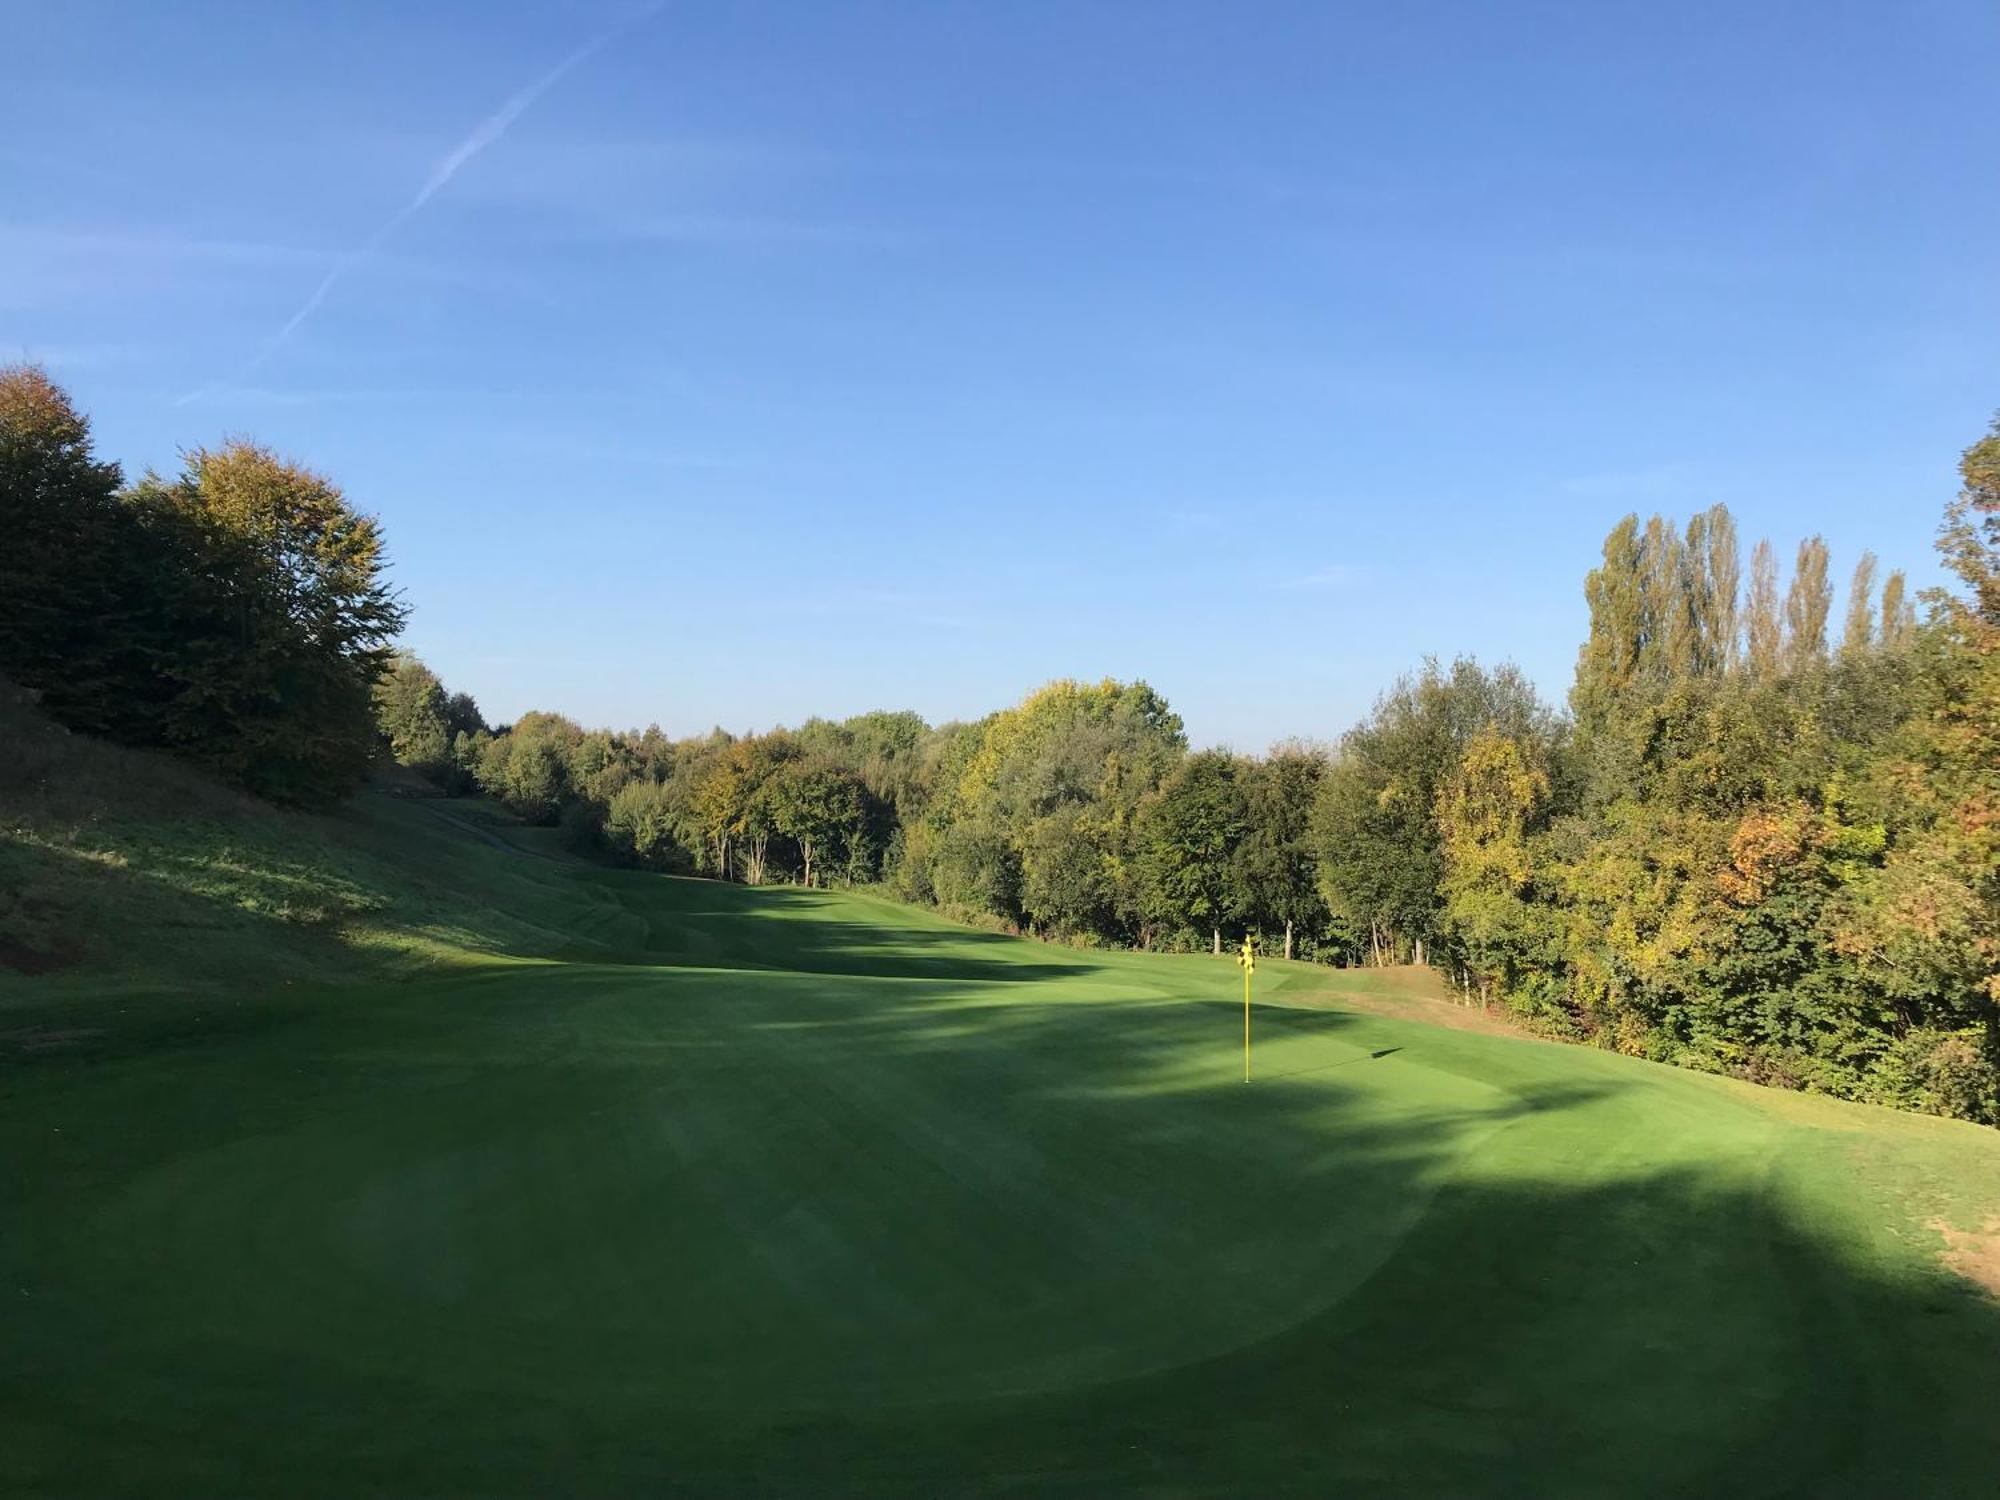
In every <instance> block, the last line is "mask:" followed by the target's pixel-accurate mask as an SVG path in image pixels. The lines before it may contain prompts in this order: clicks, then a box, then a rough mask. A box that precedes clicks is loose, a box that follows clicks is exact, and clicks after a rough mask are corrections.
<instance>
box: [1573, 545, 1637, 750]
mask: <svg viewBox="0 0 2000 1500" xmlns="http://www.w3.org/2000/svg"><path fill="white" fill-rule="evenodd" d="M1640 558H1641V548H1640V541H1639V518H1638V517H1637V516H1636V515H1629V516H1626V517H1625V519H1624V520H1622V521H1620V522H1619V523H1618V524H1617V525H1616V526H1614V527H1612V528H1611V534H1610V535H1609V536H1607V537H1605V539H1604V561H1603V562H1602V563H1601V564H1599V565H1598V566H1597V567H1595V568H1593V569H1591V571H1590V575H1589V576H1588V577H1587V578H1585V579H1584V581H1583V596H1584V598H1585V600H1586V601H1588V603H1589V605H1590V634H1589V636H1588V638H1587V639H1586V640H1585V641H1584V643H1583V650H1582V651H1581V652H1580V653H1579V654H1578V657H1577V664H1576V682H1575V684H1574V686H1572V687H1571V689H1570V707H1571V709H1572V710H1573V711H1574V712H1575V714H1576V717H1577V721H1578V722H1579V723H1580V724H1582V725H1584V726H1585V727H1586V728H1589V729H1597V728H1601V727H1603V725H1604V724H1605V723H1606V722H1607V721H1608V720H1609V719H1610V717H1611V714H1612V711H1613V708H1614V706H1615V705H1616V703H1617V702H1618V700H1619V699H1620V698H1621V697H1623V696H1624V694H1625V691H1626V689H1627V688H1628V687H1630V685H1631V683H1632V679H1633V676H1634V674H1635V673H1636V671H1637V669H1638V662H1639V650H1640V646H1641V644H1642V642H1643V641H1644V638H1645V626H1644V605H1643V601H1642V598H1641V587H1640V576H1639V570H1640Z"/></svg>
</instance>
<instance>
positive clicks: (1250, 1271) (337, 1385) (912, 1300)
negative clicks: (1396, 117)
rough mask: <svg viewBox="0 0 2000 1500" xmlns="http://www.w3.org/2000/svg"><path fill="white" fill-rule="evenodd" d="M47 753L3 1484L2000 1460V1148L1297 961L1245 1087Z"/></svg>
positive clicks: (11, 738) (799, 912) (819, 1491)
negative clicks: (1993, 1407) (1491, 1021)
mask: <svg viewBox="0 0 2000 1500" xmlns="http://www.w3.org/2000/svg"><path fill="white" fill-rule="evenodd" d="M893 733H894V731H893V730H892V731H891V734H892V735H893ZM0 747H4V748H5V749H6V750H7V751H8V754H7V755H6V756H5V757H4V758H0V798H4V804H0V805H4V807H5V809H6V816H5V817H4V818H0V860H13V859H16V858H19V859H22V860H25V861H28V865H27V867H26V868H27V869H29V870H30V871H32V872H35V873H34V879H35V882H36V888H37V889H40V890H42V891H44V892H47V893H49V894H50V895H52V896H55V895H61V896H63V897H65V899H67V900H69V902H70V904H69V906H68V907H66V908H65V909H64V910H62V911H55V910H51V911H50V912H49V913H48V916H49V918H50V920H51V921H52V922H66V921H69V920H71V919H73V918H75V917H77V916H78V915H79V914H81V915H82V916H83V917H84V918H85V919H86V920H89V921H91V922H93V923H94V924H95V925H92V926H89V927H87V928H86V929H85V930H84V932H83V936H84V939H85V945H84V949H83V951H82V952H81V953H80V954H79V955H77V957H76V960H75V962H74V963H72V964H70V965H69V966H67V967H62V968H58V969H55V970H52V971H50V972H47V973H44V974H41V975H39V976H36V977H34V978H26V977H22V976H19V975H14V974H9V973H7V972H6V971H5V970H4V969H0V1066H4V1067H5V1069H6V1077H7V1087H6V1089H5V1090H4V1091H0V1158H4V1160H5V1161H6V1162H7V1163H8V1164H9V1168H8V1171H7V1172H6V1173H5V1174H4V1175H0V1286H4V1287H5V1288H6V1296H7V1298H8V1304H7V1319H6V1340H5V1347H6V1350H7V1358H6V1359H5V1360H4V1361H0V1490H4V1491H6V1492H8V1493H22V1494H37V1495H136V1494H163V1493H167V1494H200V1495H205V1496H229V1495H272V1494H283V1495H291V1496H312V1495H327V1496H349V1495H356V1494H409V1493H420V1494H437V1495H459V1494H477V1495H508V1494H535V1495H546V1494H563V1495H587V1494H607V1495H611V1494H615V1495H628V1494H643V1493H686V1494H700V1495H766V1496H768V1495H774V1494H778V1495H808V1494H809V1495H814V1496H842V1495H847V1496H859V1495H868V1496H889V1495H909V1496H933V1495H938V1494H1014V1493H1020V1492H1023V1491H1027V1492H1033V1493H1036V1494H1060V1495H1071V1496H1076V1497H1079V1500H1081V1497H1092V1500H1094V1497H1098V1496H1105V1495H1117V1494H1133V1493H1142V1494H1143V1493H1153V1492H1170V1493H1173V1494H1176V1495H1186V1496H1239V1495H1246V1494H1254V1495H1280V1494H1294V1495H1329V1494H1345V1493H1373V1494H1380V1493H1413V1492H1420V1493H1436V1494H1450V1495H1471V1494H1492V1493H1505V1494H1532V1495H1536V1496H1565V1495H1574V1496H1596V1495H1604V1494H1613V1493H1615V1494H1662V1495H1692V1494H1699V1495H1731V1494H1743V1495H1759V1496H1762V1495H1771V1494H1788V1493H1795V1494H1811V1495H1814V1496H1853V1497H1864V1496H1869V1497H1872V1496H1877V1495H1883V1494H1896V1495H1940V1496H1942V1495H1970V1494H1981V1493H1984V1490H1985V1488H1986V1487H1988V1486H1989V1485H1990V1479H1991V1476H1992V1474H1993V1472H1994V1471H1995V1469H1996V1467H2000V1428H1996V1426H1995V1424H1994V1423H1993V1422H1992V1421H1991V1420H1990V1412H1989V1408H1990V1394H1989V1393H1990V1391H1991V1389H1992V1373H1993V1370H1994V1364H1995V1354H1994V1350H1995V1348H1996V1344H2000V1314H1996V1312H1995V1310H1994V1306H1993V1304H1992V1303H1991V1302H1990V1301H1988V1300H1986V1299H1985V1298H1983V1297H1982V1296H1981V1295H1980V1293H1979V1292H1978V1290H1977V1288H1976V1287H1974V1286H1973V1285H1972V1284H1971V1283H1970V1282H1968V1281H1964V1280H1962V1279H1960V1278H1959V1277H1958V1276H1957V1275H1955V1274H1954V1273H1953V1271H1952V1270H1951V1268H1950V1265H1948V1264H1946V1263H1945V1258H1946V1257H1950V1258H1951V1259H1952V1261H1953V1262H1954V1263H1961V1264H1963V1263H1965V1257H1967V1256H1969V1255H1971V1254H1972V1253H1973V1252H1974V1251H1975V1250H1976V1247H1978V1246H1980V1245H1982V1244H1985V1243H1988V1242H1987V1241H1985V1240H1983V1239H1982V1238H1981V1236H1980V1234H1979V1230H1980V1229H1981V1227H1982V1226H1983V1225H1985V1224H1986V1223H1987V1222H1988V1217H1989V1216H1990V1215H1992V1214H1993V1213H1994V1212H1995V1211H1996V1209H2000V1136H1995V1135H1994V1134H1993V1133H1991V1132H1988V1131H1979V1130H1974V1129H1971V1128H1970V1127H1967V1126H1964V1125H1960V1124H1956V1123H1954V1122H1950V1121H1942V1120H1926V1119H1921V1118H1918V1117H1914V1116H1909V1115H1901V1116H1899V1115H1893V1114H1890V1113H1888V1112H1886V1111H1881V1110H1871V1109H1866V1108H1862V1107H1858V1106H1853V1105H1846V1104H1841V1103H1838V1102H1836V1101H1830V1100H1812V1099H1806V1098H1802V1097H1800V1096H1797V1095H1788V1094H1778V1093H1774V1092H1771V1091H1768V1090H1761V1089H1751V1088H1747V1087H1745V1086H1743V1085H1740V1084H1737V1083H1734V1082H1731V1081H1729V1080H1725V1079H1718V1078H1711V1077H1701V1076H1697V1075H1694V1074H1690V1073H1686V1072H1675V1071H1672V1070H1668V1069H1662V1068H1657V1067H1653V1066H1650V1065H1648V1064H1646V1063H1644V1062H1640V1061H1637V1060H1634V1059H1631V1058H1624V1057H1618V1056H1613V1055H1607V1054H1602V1053H1595V1052H1590V1051H1586V1050H1583V1049H1579V1048H1571V1047H1550V1046H1545V1045H1538V1044H1534V1043H1530V1042H1523V1041H1519V1040H1512V1039H1508V1038H1505V1037H1499V1036H1493V1035H1482V1034H1477V1033H1473V1032H1467V1031H1454V1030H1446V1029H1443V1028H1441V1027H1438V1026H1436V1025H1432V1024H1425V1023H1424V1022H1423V1021H1422V1020H1421V1019H1418V1018H1420V1017H1423V1016H1426V1015H1431V1014H1434V1013H1436V1012H1439V1011H1442V1012H1444V1013H1446V1014H1447V1015H1452V1014H1457V1015H1461V1016H1462V1015H1463V1013H1462V1012H1453V1011H1452V1010H1451V1008H1450V1007H1449V1006H1446V1005H1444V1004H1443V1003H1442V1002H1441V1001H1438V1000H1435V999H1426V998H1425V997H1424V996H1423V995H1422V993H1421V992H1420V991H1421V985H1422V982H1423V981H1422V978H1421V976H1418V975H1416V974H1414V973H1413V972H1412V971H1409V970H1386V971H1385V970H1378V969H1372V968H1370V969H1349V970H1329V969H1326V968H1324V967H1313V966H1307V965H1304V964H1295V965H1286V964H1283V963H1275V962H1274V963H1270V964H1267V965H1264V966H1262V967H1260V971H1259V974H1258V986H1259V989H1258V1005H1257V1011H1256V1018H1255V1024H1256V1032H1257V1049H1258V1050H1257V1067H1258V1077H1257V1081H1256V1082H1255V1084H1254V1085H1253V1086H1251V1087H1248V1088H1246V1087H1245V1086H1244V1085H1243V1084H1242V1083H1241V1082H1240V1081H1239V1079H1240V1073H1239V1071H1238V1068H1237V1053H1236V1050H1235V1049H1236V1043H1237V1039H1238V1036H1239V1031H1238V1026H1239V1016H1240V1012H1239V1011H1238V1009H1237V1008H1236V1006H1235V1004H1234V1003H1233V992H1234V990H1235V986H1236V979H1237V976H1236V971H1235V970H1234V968H1232V967H1230V966H1228V965H1227V964H1218V963H1216V962H1215V961H1213V960H1211V959H1209V958H1207V957H1205V956H1201V957H1195V956H1189V957H1174V956H1161V955H1152V954H1139V953H1129V952H1114V951H1103V952H1089V953H1073V952H1066V951H1063V950H1060V949H1053V948H1050V947H1048V946H1046V945H1042V944H1035V943H1028V942H1021V941H1017V940H1010V939H1007V938H1003V937H998V936H993V935H988V934H982V933H978V932H973V931H968V930H967V929H965V928H963V927H957V926H952V925H950V924H947V923H945V922H943V921H940V920H938V919H937V918H936V917H934V916H932V915H930V914H928V913H926V912H924V911H923V910H921V909H918V908H914V907H911V906H908V905H903V904H899V903H896V902H892V901H888V900H884V899H881V898H879V897H876V896H872V895H866V894H857V893H850V892H844V891H837V890H807V889H801V888H799V887H796V886H791V887H772V886H766V887H764V888H762V889H749V888H745V887H741V886H733V885H723V884H719V883H717V882H713V881H690V880H675V879H667V878H662V877H660V876H658V875H654V874H649V873H641V872H634V871H624V870H615V869H605V868H601V867H598V866H595V865H593V864H590V863H587V862H582V861H575V860H557V859H550V858H546V857H537V856H535V855H534V854H532V853H529V852H526V851H528V850H530V849H532V848H534V847H537V846H538V845H540V844H541V843H542V842H543V841H542V840H540V839H539V838H538V837H537V836H536V834H535V831H534V830H532V829H527V830H524V829H521V828H518V827H510V826H506V825H485V826H486V827H487V829H488V831H489V832H492V831H493V830H494V828H495V827H497V828H498V832H497V835H496V836H497V837H498V838H500V839H501V841H502V842H503V843H509V844H517V845H518V847H517V848H514V849H513V850H511V851H510V849H508V848H505V847H499V848H496V847H494V846H493V844H492V843H491V842H488V841H487V840H486V839H484V838H482V837H480V836H479V835H477V834H475V833H474V832H473V831H471V830H470V829H467V828H464V827H459V826H455V825H454V823H453V822H452V821H448V820H462V821H471V820H473V819H476V818H478V817H480V816H481V815H482V811H483V809H482V807H481V805H480V804H477V803H469V802H465V801H447V802H438V803H434V804H417V803H412V802H408V801H397V800H392V799H389V798H386V797H376V796H363V797H359V798H356V799H354V800H352V801H351V802H350V803H349V804H347V805H346V806H345V807H343V808H342V809H340V810H339V811H338V812H337V813H335V814H330V815H307V814H301V813H297V812H289V811H282V810H275V809H272V808H270V807H268V806H265V805H263V804H260V803H257V802H254V801H252V800H251V799H248V798H245V797H241V796H234V795H232V794H230V793H228V792H226V791H223V790H221V789H219V788H217V787H215V786H214V785H213V784H212V783H207V782H205V781H204V780H203V779H202V778H200V777H197V776H195V775H194V774H193V773H191V772H190V771H189V770H188V769H187V768H185V767H183V766H181V765H177V764H175V763H174V762H173V761H171V760H169V759H168V758H166V757H161V756H143V755H135V754H133V753H131V752H126V751H121V750H119V749H117V748H116V747H113V746H109V745H105V744H102V743H99V742H93V741H90V740H88V739H86V738H85V737H83V736H74V735H62V734H60V733H57V732H54V731H52V730H48V731H46V732H43V730H42V729H40V728H38V727H37V726H36V725H35V724H34V723H33V721H32V718H31V717H26V718H23V717H22V716H15V715H10V714H9V713H8V712H7V711H6V710H5V707H4V705H0ZM1191 759H1192V758H1191ZM1221 769H1222V768H1221V767H1220V766H1219V765H1216V764H1214V763H1209V765H1208V770H1206V771H1204V772H1202V773H1200V774H1199V776H1198V778H1197V779H1198V780H1199V781H1200V782H1202V783H1204V784H1205V788H1206V790H1205V791H1204V793H1203V795H1202V796H1201V797H1200V798H1198V799H1197V801H1198V802H1199V803H1200V804H1202V805H1206V803H1207V792H1209V791H1213V790H1215V787H1216V785H1217V784H1219V782H1220V781H1221V779H1222V777H1221V775H1220V773H1221ZM1239 780H1240V777H1239ZM1254 797H1255V792H1254V787H1253V788H1252V789H1251V791H1250V798H1251V800H1253V801H1254ZM1225 800H1226V799H1225ZM1196 823H1197V824H1198V823H1199V820H1196ZM1177 826H1178V825H1177ZM5 869H6V872H7V873H8V874H9V875H10V876H11V875H13V874H16V873H19V872H20V871H21V870H22V869H23V866H21V865H18V864H8V865H6V866H5ZM52 871H53V872H60V873H59V874H58V875H56V877H55V878H54V879H52V878H50V872H52ZM58 880H60V881H67V882H69V883H70V884H68V885H67V886H58V885H57V881H58ZM11 888H14V886H13V884H12V882H11V881H8V880H0V890H4V889H11ZM1375 1012H1383V1013H1380V1014H1378V1013H1375ZM1634 1372H1640V1375H1639V1377H1635V1375H1634ZM1640 1377H1642V1378H1640ZM1552 1434H1555V1435H1559V1439H1560V1440H1552V1437H1551V1435H1552Z"/></svg>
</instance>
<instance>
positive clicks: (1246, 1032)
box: [1236, 933, 1257, 1083]
mask: <svg viewBox="0 0 2000 1500" xmlns="http://www.w3.org/2000/svg"><path fill="white" fill-rule="evenodd" d="M1236 962H1237V965H1238V966H1239V967H1240V968H1241V969H1242V970H1243V1081H1244V1082H1245V1083H1248V1082H1249V1081H1250V976H1251V975H1252V974H1255V973H1256V972H1257V947H1256V940H1255V939H1254V938H1252V937H1251V936H1250V935H1249V934H1248V933H1245V934H1244V935H1243V951H1242V952H1241V953H1239V954H1237V955H1236Z"/></svg>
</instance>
